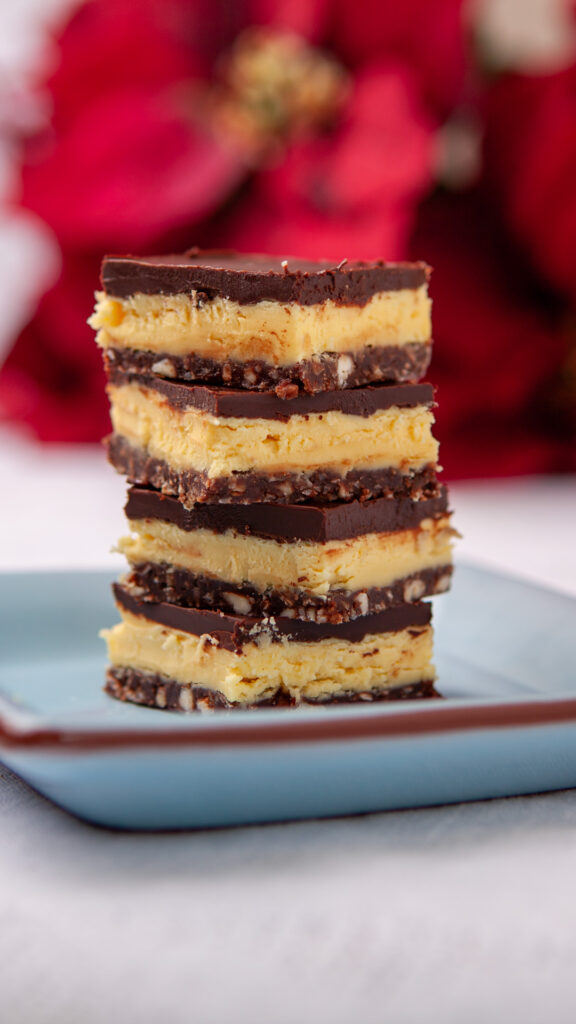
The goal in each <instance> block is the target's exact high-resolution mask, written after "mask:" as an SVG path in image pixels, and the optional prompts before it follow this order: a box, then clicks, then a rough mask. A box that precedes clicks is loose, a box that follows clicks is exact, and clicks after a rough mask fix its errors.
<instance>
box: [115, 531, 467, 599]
mask: <svg viewBox="0 0 576 1024" xmlns="http://www.w3.org/2000/svg"><path fill="white" fill-rule="evenodd" d="M130 528H131V530H133V531H134V534H133V535H132V536H130V537H123V538H122V539H121V540H120V542H119V549H120V551H122V553H123V554H124V555H125V556H126V558H127V559H128V560H129V561H130V562H131V563H132V564H133V565H136V564H138V563H141V562H156V563H158V562H164V563H168V564H170V565H175V566H178V567H181V568H184V569H188V570H190V571H191V572H193V573H197V574H199V575H205V576H212V577H215V578H217V579H219V580H225V581H227V582H229V583H235V584H243V583H250V584H251V585H252V586H254V587H256V588H257V589H259V590H262V591H263V590H265V589H266V588H267V587H275V588H280V587H297V588H298V589H300V590H303V591H306V592H307V593H311V594H315V595H318V596H323V595H326V594H328V593H329V591H330V590H332V589H340V588H343V589H346V590H361V589H363V588H366V587H385V586H388V585H390V584H391V583H393V582H394V581H395V580H398V579H403V578H404V577H406V576H410V575H411V574H412V573H417V572H421V571H422V570H424V569H434V568H437V567H439V566H443V565H449V564H450V563H451V561H452V540H453V536H454V531H453V530H452V529H451V527H450V516H448V515H447V516H443V517H442V518H441V519H426V520H424V521H423V522H422V523H421V524H420V525H419V526H418V527H417V528H416V529H412V530H401V531H398V532H396V533H368V534H363V535H362V536H360V537H352V538H348V539H346V540H337V541H328V542H326V543H324V544H319V543H314V542H311V541H297V542H296V541H293V542H282V543H280V542H278V541H275V540H271V539H267V538H263V537H251V536H244V535H243V534H237V533H235V532H234V531H233V530H227V531H226V532H225V533H215V532H214V531H212V530H206V529H201V530H191V531H189V532H187V531H185V530H181V529H179V528H178V527H177V526H175V525H174V524H172V523H165V522H162V521H161V520H159V519H139V520H131V521H130Z"/></svg>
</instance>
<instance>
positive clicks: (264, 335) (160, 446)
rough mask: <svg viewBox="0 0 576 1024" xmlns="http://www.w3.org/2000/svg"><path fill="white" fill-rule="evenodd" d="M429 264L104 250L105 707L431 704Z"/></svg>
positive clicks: (443, 566) (434, 522) (436, 556)
mask: <svg viewBox="0 0 576 1024" xmlns="http://www.w3.org/2000/svg"><path fill="white" fill-rule="evenodd" d="M428 276H429V269H428V268H427V267H426V265H425V264H423V263H412V264H408V263H394V264H388V263H383V262H381V261H376V262H373V263H359V262H348V261H346V260H343V261H341V262H340V263H338V264H331V263H329V262H318V263H311V262H306V261H301V260H292V259H285V260H283V259H280V258H275V257H263V256H242V255H239V254H234V253H221V252H204V253H200V252H199V251H198V250H190V251H189V252H188V253H185V254H184V255H182V256H160V257H156V256H152V257H131V256H126V257H107V258H106V259H105V260H104V263H103V268H102V286H103V291H102V292H101V293H99V295H98V296H97V307H96V312H95V314H94V316H93V317H92V321H91V322H92V324H93V326H94V327H96V328H97V330H98V343H99V344H100V346H101V347H102V349H103V352H104V363H105V368H106V372H107V378H108V394H109V398H110V406H111V418H112V428H113V429H112V434H111V436H110V437H109V438H108V442H107V443H108V454H109V458H110V461H111V462H112V464H113V465H114V466H115V467H116V469H117V470H118V471H119V472H120V473H123V474H125V475H126V476H127V477H128V479H129V481H130V483H131V487H130V489H129V492H128V501H127V505H126V515H127V519H128V524H129V528H130V535H129V536H126V537H124V538H122V540H121V541H120V544H119V549H120V550H121V551H122V552H123V554H124V555H125V556H126V559H127V561H128V571H127V572H126V574H125V575H124V576H123V577H122V579H121V580H120V582H119V583H118V584H116V585H115V586H114V594H115V600H116V604H117V607H118V611H119V613H120V618H121V621H120V622H119V623H118V624H117V625H116V626H114V627H113V628H112V629H110V630H107V631H105V636H106V639H107V642H108V651H109V659H110V667H109V669H108V673H107V683H106V689H107V692H108V693H109V694H110V695H112V696H114V697H116V698H119V699H121V700H129V701H133V702H135V703H139V704H144V705H147V706H150V707H154V708H160V709H167V710H179V711H192V710H196V709H204V708H247V707H261V706H267V705H284V704H286V705H290V704H300V703H328V702H347V701H352V702H354V701H381V700H397V699H407V698H414V697H434V696H437V692H436V690H435V687H434V679H435V672H434V667H433V665H432V663H431V657H432V626H431V621H430V620H431V608H430V604H429V603H426V602H425V600H424V599H425V598H427V597H431V596H433V595H435V594H439V593H441V592H442V591H444V590H446V589H447V588H448V586H449V585H450V579H451V573H452V540H453V536H454V531H453V529H452V526H451V514H450V511H449V507H448V497H447V492H446V489H445V488H444V487H443V486H442V485H441V484H440V483H439V482H438V478H437V471H438V464H437V459H438V445H437V442H436V440H435V439H434V436H433V434H432V425H433V422H434V415H433V406H434V391H433V388H432V386H431V385H430V384H427V383H422V382H421V378H422V376H423V375H424V373H425V371H426V368H427V366H428V362H429V359H430V351H431V330H430V301H429V298H428V290H427V283H428Z"/></svg>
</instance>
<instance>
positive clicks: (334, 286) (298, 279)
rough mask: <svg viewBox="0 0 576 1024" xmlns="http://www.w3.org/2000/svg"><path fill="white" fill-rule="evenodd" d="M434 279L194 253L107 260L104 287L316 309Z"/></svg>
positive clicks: (323, 263) (355, 265)
mask: <svg viewBox="0 0 576 1024" xmlns="http://www.w3.org/2000/svg"><path fill="white" fill-rule="evenodd" d="M429 275H430V268H429V267H428V266H427V265H426V264H425V263H384V261H383V260H376V261H374V262H371V263H364V262H360V261H354V262H348V261H347V260H341V261H340V262H339V263H338V262H337V263H331V262H329V261H327V260H319V261H317V262H313V261H311V260H299V259H293V258H292V257H288V258H283V257H282V256H261V255H251V254H243V253H236V252H227V251H221V252H219V251H217V250H211V249H206V250H204V251H201V250H199V249H189V250H188V252H185V253H182V254H170V255H167V256H105V257H104V260H103V263H102V273H101V280H102V287H103V288H104V291H105V292H106V293H107V294H108V295H112V296H116V297H117V298H126V297H127V296H129V295H135V294H137V293H143V294H145V295H179V294H182V293H190V292H192V291H194V292H197V293H200V295H199V299H200V301H209V300H211V299H215V298H223V299H232V300H233V301H234V302H239V303H242V304H243V305H252V304H253V303H255V302H263V301H271V302H296V303H299V304H300V305H301V306H314V305H316V304H318V303H321V302H325V301H326V300H327V299H331V300H332V302H336V303H338V304H339V305H343V306H364V305H365V304H366V303H367V302H368V301H369V300H370V299H371V298H372V296H373V295H375V294H376V293H377V292H391V291H398V290H399V289H400V288H419V287H420V286H421V285H423V284H425V283H426V281H427V280H428V277H429Z"/></svg>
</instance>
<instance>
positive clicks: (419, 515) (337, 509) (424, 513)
mask: <svg viewBox="0 0 576 1024" xmlns="http://www.w3.org/2000/svg"><path fill="white" fill-rule="evenodd" d="M124 511H125V513H126V517H127V519H128V520H139V519H156V520H160V521H161V522H164V523H170V524H172V525H174V526H176V527H178V529H179V530H184V531H185V532H186V533H192V532H193V531H194V530H212V531H213V532H214V533H226V532H227V531H228V530H233V531H234V533H236V534H240V535H242V536H252V537H263V538H267V539H272V540H276V541H278V542H290V541H292V542H294V541H312V542H313V543H316V544H318V543H320V544H323V543H325V542H327V541H331V540H348V539H349V538H353V537H360V536H364V535H365V534H367V533H396V532H397V531H401V530H413V529H415V528H416V527H418V526H420V524H421V523H422V520H423V519H435V518H436V517H438V516H443V515H445V514H446V513H447V511H448V492H447V490H446V487H445V486H444V485H443V484H440V483H438V484H437V485H436V493H435V494H434V495H431V496H430V497H428V498H421V499H420V500H419V501H413V500H412V499H411V498H375V499H374V500H373V501H348V502H332V503H331V504H326V505H319V504H316V505H313V504H309V505H278V504H275V505H267V504H265V503H264V502H256V503H255V504H254V505H206V504H205V505H195V506H194V507H193V508H191V509H187V508H184V506H183V505H182V504H181V503H180V502H179V501H178V500H177V498H172V497H170V496H169V495H166V494H161V493H160V492H159V491H154V490H152V489H151V488H148V487H131V488H130V489H129V491H128V500H127V502H126V505H125V506H124Z"/></svg>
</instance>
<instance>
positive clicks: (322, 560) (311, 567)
mask: <svg viewBox="0 0 576 1024" xmlns="http://www.w3.org/2000/svg"><path fill="white" fill-rule="evenodd" d="M125 511H126V515H127V519H128V523H129V526H130V530H131V531H132V532H131V535H130V536H128V537H124V538H123V539H122V540H121V541H120V544H119V548H120V550H121V551H122V552H123V554H124V555H126V557H127V559H128V562H129V563H130V566H131V572H130V574H129V576H128V577H127V578H126V579H125V581H124V587H125V589H126V590H127V591H128V592H129V593H130V594H132V595H134V596H137V597H138V598H139V599H140V600H141V601H151V602H160V603H168V604H178V605H181V606H182V607H194V608H204V609H209V610H210V609H213V610H219V611H223V612H225V613H227V614H238V615H249V616H275V617H279V618H280V619H305V620H308V621H314V622H334V623H337V622H343V621H346V620H349V619H355V618H357V617H359V616H362V615H373V614H375V613H378V612H381V611H384V610H385V609H387V608H390V607H393V606H395V605H399V604H403V603H408V604H410V603H413V602H415V601H419V600H421V599H422V598H423V597H429V596H431V595H433V594H438V593H442V592H443V591H445V590H447V589H448V586H449V584H450V578H451V573H452V539H453V532H454V531H453V530H452V528H451V526H450V514H449V512H448V497H447V493H446V488H445V487H442V486H438V490H437V493H436V495H435V496H434V497H431V498H422V499H420V500H419V501H414V500H412V499H410V498H399V499H394V498H376V499H374V500H372V501H365V502H358V501H352V502H333V503H330V504H325V505H310V504H308V505H269V504H264V503H256V504H252V505H230V504H227V505H223V504H221V505H196V506H194V507H193V508H192V509H190V510H188V509H186V508H185V507H184V506H183V505H182V504H181V503H180V502H179V501H178V500H177V499H176V498H171V497H167V496H166V495H163V494H160V493H158V492H157V491H153V490H150V489H146V488H142V487H132V488H131V489H130V491H129V493H128V501H127V504H126V509H125Z"/></svg>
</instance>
